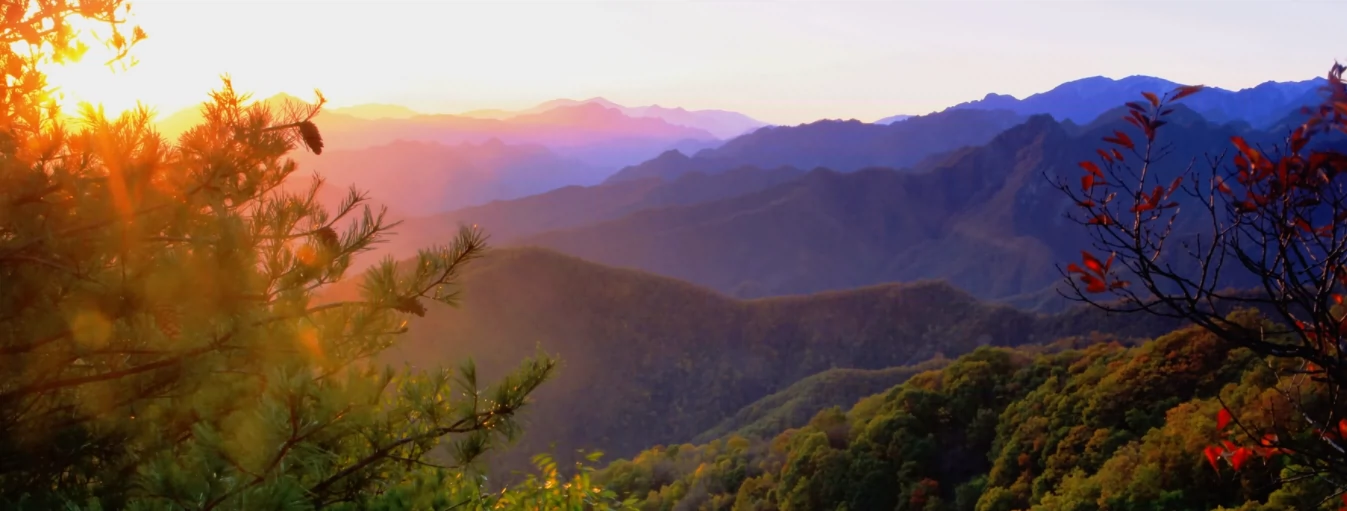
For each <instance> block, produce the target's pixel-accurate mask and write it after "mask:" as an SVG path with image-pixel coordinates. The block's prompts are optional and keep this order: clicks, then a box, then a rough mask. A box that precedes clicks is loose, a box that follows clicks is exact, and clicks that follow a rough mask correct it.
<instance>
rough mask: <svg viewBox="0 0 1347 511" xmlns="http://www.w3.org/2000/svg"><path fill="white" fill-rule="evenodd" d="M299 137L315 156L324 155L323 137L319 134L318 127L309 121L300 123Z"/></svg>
mask: <svg viewBox="0 0 1347 511" xmlns="http://www.w3.org/2000/svg"><path fill="white" fill-rule="evenodd" d="M299 136H300V137H301V138H303V139H304V145H306V146H308V147H309V150H310V151H313V154H323V135H322V134H320V133H318V126H315V125H314V124H313V123H312V122H309V121H304V122H301V123H299Z"/></svg>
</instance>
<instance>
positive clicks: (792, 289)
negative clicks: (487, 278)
mask: <svg viewBox="0 0 1347 511" xmlns="http://www.w3.org/2000/svg"><path fill="white" fill-rule="evenodd" d="M984 114H986V115H984ZM956 118H963V119H979V120H981V119H987V118H992V119H1002V120H1006V119H1009V120H1015V119H1019V118H1018V117H1015V116H1014V115H1013V114H1001V113H995V112H990V113H989V112H986V111H977V110H965V111H951V112H944V113H941V114H933V115H931V116H923V117H920V118H913V119H912V120H909V121H904V122H903V123H900V125H895V126H889V127H885V126H876V125H869V124H861V123H854V124H852V123H834V124H825V125H823V126H828V127H834V128H837V129H838V130H839V131H843V132H847V131H851V130H857V129H868V130H877V129H893V128H897V127H898V126H918V127H919V126H921V124H920V123H921V122H934V120H940V119H944V120H946V121H947V122H948V121H949V120H950V119H956ZM1121 118H1122V111H1121V110H1118V109H1115V110H1113V111H1110V112H1108V113H1106V114H1104V115H1102V116H1101V117H1100V119H1099V120H1098V121H1096V122H1095V123H1091V124H1088V125H1084V126H1081V125H1077V124H1076V123H1074V122H1071V121H1069V120H1068V121H1062V122H1058V121H1056V120H1054V119H1053V118H1052V117H1051V116H1048V115H1035V116H1033V117H1030V118H1028V119H1027V120H1024V122H1022V123H1019V124H1018V125H1014V126H1012V127H1010V129H1007V130H1005V131H1002V132H1000V133H998V134H996V135H993V136H992V138H991V139H990V140H989V141H988V142H987V143H985V144H984V145H981V146H970V147H963V148H960V149H957V150H953V151H948V152H942V153H936V154H927V155H924V156H922V155H914V156H908V158H909V159H917V156H922V157H921V161H919V162H918V163H917V164H915V165H914V168H913V169H908V170H902V169H894V168H885V167H869V168H866V169H864V170H859V171H852V172H839V171H835V170H828V169H815V170H812V171H808V172H805V171H803V170H801V169H800V168H797V167H778V168H774V169H763V168H759V167H754V166H751V165H749V166H740V167H738V168H736V169H734V170H733V171H721V172H711V173H706V172H702V171H690V172H689V173H679V172H666V173H662V174H656V175H654V176H646V177H640V178H636V177H633V178H632V179H628V180H624V179H610V180H609V181H608V182H606V183H604V184H602V185H599V186H593V187H570V188H565V189H561V190H555V191H553V192H549V193H546V194H542V195H538V196H534V197H527V198H523V199H519V200H515V201H499V202H495V203H492V204H489V205H485V206H481V207H478V208H471V209H464V210H459V211H454V212H450V213H446V214H442V215H436V216H431V217H427V218H422V219H414V220H411V221H409V222H408V223H407V224H406V225H405V226H404V227H405V228H406V229H405V230H404V231H403V232H404V233H405V234H407V235H408V236H406V238H407V240H409V241H399V242H397V243H399V245H390V247H389V249H390V250H392V251H393V253H394V255H396V256H399V257H404V256H407V255H409V254H410V253H411V252H410V250H411V247H412V246H413V245H412V244H411V243H413V242H414V241H415V240H423V239H426V238H427V237H428V238H430V239H438V240H443V239H448V237H449V236H451V235H452V233H453V232H454V229H456V227H457V225H459V224H478V225H480V226H483V228H485V229H487V231H488V232H490V233H493V235H494V236H496V238H495V240H496V241H497V242H498V243H502V244H506V245H517V246H529V245H532V246H540V247H547V248H550V249H553V250H558V251H561V252H564V253H567V254H572V255H576V256H579V257H582V258H585V259H587V260H591V261H596V262H601V263H604V264H610V265H615V266H621V267H628V268H637V269H641V270H644V271H649V272H653V273H657V274H661V275H667V276H671V277H675V278H679V279H683V280H687V281H689V282H692V283H696V284H699V285H703V286H707V287H709V288H712V289H715V290H717V291H719V292H722V293H726V294H728V295H731V296H736V297H740V298H755V297H764V296H779V295H790V294H801V293H813V292H819V291H825V290H837V289H848V288H855V287H860V286H867V285H874V284H880V283H885V282H895V281H896V282H909V281H918V280H925V279H944V280H947V281H949V282H951V283H952V284H954V285H955V286H956V287H958V288H960V289H963V290H966V291H968V292H970V293H972V294H973V295H975V296H977V297H979V298H982V299H990V300H1002V301H1007V302H1009V303H1015V304H1018V305H1022V306H1028V307H1033V308H1044V309H1045V310H1053V309H1056V308H1060V307H1061V306H1063V305H1065V302H1064V301H1062V300H1061V299H1059V298H1055V293H1054V291H1053V287H1054V286H1055V285H1057V284H1058V283H1059V282H1060V274H1059V273H1058V270H1057V268H1056V264H1057V263H1060V262H1062V261H1068V260H1073V258H1075V257H1077V256H1078V255H1079V254H1078V251H1079V249H1080V247H1083V246H1087V240H1086V239H1085V238H1084V232H1083V230H1081V229H1074V228H1069V227H1071V225H1070V224H1068V223H1067V221H1066V219H1065V218H1064V216H1063V215H1064V213H1065V212H1066V211H1067V210H1068V208H1069V207H1070V203H1069V202H1068V201H1067V199H1066V197H1065V196H1064V195H1062V194H1061V193H1060V192H1059V191H1057V190H1056V189H1054V188H1052V187H1051V183H1050V182H1049V181H1048V179H1045V177H1044V176H1045V175H1046V176H1048V178H1055V177H1056V176H1064V177H1065V178H1066V179H1074V178H1075V177H1076V175H1077V174H1078V173H1079V172H1080V170H1079V169H1078V167H1077V165H1076V164H1077V162H1079V161H1081V160H1084V159H1088V158H1090V157H1092V156H1093V153H1094V148H1095V147H1097V144H1098V143H1099V142H1098V141H1099V140H1100V139H1101V138H1102V137H1103V136H1105V135H1109V134H1111V133H1112V132H1113V131H1114V130H1116V129H1129V127H1128V125H1126V124H1125V123H1123V122H1121V120H1120V119H1121ZM1169 120H1170V122H1171V125H1170V126H1169V127H1168V128H1167V130H1165V131H1163V132H1162V139H1161V142H1172V143H1173V144H1174V147H1173V152H1172V154H1171V156H1170V157H1169V158H1168V159H1167V160H1165V162H1163V164H1162V165H1159V166H1157V171H1159V172H1161V173H1162V174H1163V173H1168V174H1166V175H1169V174H1175V175H1176V174H1177V173H1179V172H1180V171H1182V169H1183V168H1185V167H1186V166H1187V164H1188V162H1190V161H1193V159H1194V158H1200V157H1202V156H1203V155H1204V154H1208V153H1212V152H1217V151H1221V150H1223V149H1225V147H1226V146H1227V145H1228V143H1229V139H1230V137H1231V136H1233V135H1241V136H1244V137H1245V138H1247V139H1248V140H1250V142H1251V143H1258V142H1270V141H1274V140H1276V139H1277V138H1278V137H1277V136H1276V134H1275V133H1272V132H1269V131H1259V130H1254V129H1252V128H1250V127H1249V126H1248V125H1247V123H1226V124H1218V123H1215V122H1210V121H1208V120H1206V119H1205V118H1204V117H1203V116H1201V115H1200V114H1198V113H1197V112H1194V111H1193V110H1191V109H1188V108H1186V107H1184V106H1178V107H1176V111H1175V112H1174V113H1173V114H1171V115H1170V117H1169ZM791 129H803V128H767V129H763V130H759V131H758V132H757V133H754V134H752V135H749V136H746V137H741V139H743V138H757V137H765V136H767V135H768V134H771V133H772V132H774V131H786V132H787V133H789V131H788V130H791ZM810 129H812V130H818V129H820V127H819V126H813V127H811V128H810ZM947 131H948V132H958V133H963V134H965V135H967V134H968V133H969V132H970V130H965V129H960V128H959V127H958V125H957V124H955V123H951V125H950V127H949V128H947ZM837 138H843V137H841V136H840V135H838V136H837ZM792 140H793V137H792V136H780V137H776V141H777V143H779V144H780V145H775V146H774V145H771V144H770V143H767V142H762V143H755V144H756V147H758V148H759V150H760V151H761V154H773V153H775V152H776V151H775V150H776V149H781V150H782V151H785V150H787V149H786V148H788V147H789V144H790V142H791V141H792ZM735 142H737V141H735ZM731 143H732V144H733V143H734V142H731ZM745 145H753V144H745ZM727 147H728V145H727ZM864 147H877V148H879V149H878V150H877V151H876V153H878V154H876V153H866V152H863V151H859V150H858V151H854V152H850V153H847V156H848V157H850V158H853V159H856V160H862V159H866V158H873V159H878V158H880V157H884V156H886V155H891V154H894V153H893V152H891V148H889V147H885V146H882V145H875V146H864ZM914 147H918V148H919V147H922V146H919V145H918V146H914ZM717 151H719V150H717ZM816 151H817V153H819V154H826V153H827V152H828V149H827V148H826V147H821V148H818V149H816ZM702 154H705V152H704V153H702ZM668 158H669V157H668V156H665V157H664V158H663V159H668ZM701 159H702V158H701V156H699V157H698V158H692V159H689V160H698V161H700V160H701ZM647 168H649V167H647ZM692 168H698V167H695V166H689V167H687V168H686V169H685V170H687V169H692ZM700 168H707V167H700ZM710 168H711V169H712V170H715V169H718V167H710ZM629 170H630V169H629Z"/></svg>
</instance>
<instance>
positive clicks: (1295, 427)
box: [1056, 65, 1347, 491]
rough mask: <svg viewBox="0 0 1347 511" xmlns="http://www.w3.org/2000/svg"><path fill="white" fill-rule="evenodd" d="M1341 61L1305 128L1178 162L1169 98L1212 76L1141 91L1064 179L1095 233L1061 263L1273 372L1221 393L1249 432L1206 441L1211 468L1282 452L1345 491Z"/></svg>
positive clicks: (1307, 474) (1112, 297)
mask: <svg viewBox="0 0 1347 511" xmlns="http://www.w3.org/2000/svg"><path fill="white" fill-rule="evenodd" d="M1343 70H1344V67H1343V66H1340V65H1334V66H1333V68H1332V71H1330V73H1329V74H1328V80H1327V85H1326V86H1325V88H1324V90H1325V91H1326V99H1325V102H1324V104H1323V105H1322V106H1320V107H1318V108H1307V109H1304V110H1303V111H1302V114H1303V115H1304V116H1305V117H1306V121H1305V122H1304V124H1303V125H1301V126H1299V127H1297V128H1296V129H1294V130H1292V131H1291V132H1290V133H1289V135H1288V136H1286V137H1285V138H1284V139H1283V140H1282V141H1280V142H1279V143H1276V144H1269V145H1268V146H1260V145H1258V144H1252V143H1250V142H1248V141H1246V140H1245V139H1243V138H1241V137H1238V136H1236V137H1233V138H1232V139H1231V143H1232V145H1233V147H1234V149H1235V151H1234V154H1233V156H1232V157H1230V158H1228V159H1227V158H1226V156H1225V155H1224V154H1222V155H1216V156H1212V157H1210V158H1209V161H1208V162H1207V163H1208V164H1207V165H1205V166H1199V165H1195V164H1189V165H1188V167H1187V168H1186V170H1183V171H1181V172H1162V171H1161V170H1160V167H1159V166H1158V165H1157V164H1158V163H1159V162H1160V161H1161V160H1163V159H1164V157H1165V156H1166V155H1167V153H1168V151H1169V148H1170V147H1171V146H1170V145H1169V143H1166V142H1165V141H1164V140H1163V139H1162V138H1161V137H1160V136H1159V134H1160V133H1161V132H1162V127H1163V126H1164V125H1165V124H1166V122H1167V121H1166V115H1168V114H1169V113H1171V112H1172V107H1173V104H1174V103H1175V102H1177V101H1179V100H1181V99H1182V98H1184V97H1186V96H1189V95H1191V94H1195V93H1198V92H1199V91H1200V90H1201V86H1185V87H1180V88H1178V89H1176V90H1174V91H1171V92H1169V93H1167V94H1163V95H1158V94H1155V93H1150V92H1147V93H1144V94H1143V97H1144V101H1138V102H1134V103H1129V104H1128V105H1127V107H1128V116H1127V117H1126V120H1127V122H1128V123H1130V124H1131V125H1132V128H1133V129H1131V130H1128V131H1123V130H1119V131H1117V132H1115V133H1114V134H1113V135H1112V136H1110V137H1106V138H1104V141H1105V142H1107V143H1108V144H1109V145H1108V146H1107V147H1105V148H1101V149H1099V150H1098V155H1099V159H1098V160H1097V161H1083V162H1081V163H1080V166H1081V168H1082V169H1084V171H1085V173H1084V174H1083V175H1082V176H1081V177H1080V182H1079V186H1077V185H1076V184H1075V183H1070V182H1066V181H1058V182H1057V183H1056V185H1057V187H1058V188H1059V189H1060V190H1061V191H1062V192H1063V193H1065V194H1066V195H1067V196H1068V197H1070V198H1071V199H1072V200H1073V201H1075V203H1076V204H1077V206H1078V207H1079V209H1078V214H1075V215H1070V216H1071V218H1072V219H1074V220H1076V221H1077V222H1078V223H1080V224H1082V225H1084V226H1086V228H1087V229H1088V231H1089V233H1090V235H1091V238H1092V240H1093V245H1094V251H1093V252H1091V251H1084V252H1083V253H1082V261H1081V263H1080V264H1075V263H1072V264H1070V265H1068V266H1067V267H1066V268H1065V269H1064V270H1063V274H1064V276H1065V277H1066V278H1067V281H1068V282H1070V287H1071V291H1070V292H1068V293H1066V294H1067V295H1068V297H1069V298H1073V299H1076V300H1080V301H1083V302H1086V303H1089V304H1091V305H1094V306H1096V307H1099V308H1103V309H1107V310H1112V311H1121V312H1143V313H1151V314H1159V315H1164V316H1168V317H1174V318H1180V319H1183V320H1187V321H1189V322H1192V323H1193V324H1196V325H1199V326H1201V327H1202V328H1204V329H1206V330H1208V331H1210V332H1212V333H1213V334H1215V335H1216V336H1218V337H1219V338H1221V339H1223V340H1225V341H1227V342H1230V343H1233V344H1234V345H1237V346H1242V347H1245V348H1248V349H1250V350H1252V351H1254V352H1255V353H1257V354H1259V355H1261V356H1263V357H1264V360H1265V361H1266V363H1267V364H1268V366H1269V368H1270V369H1272V371H1271V373H1272V374H1273V375H1274V378H1273V379H1272V380H1271V381H1269V382H1268V383H1267V386H1268V388H1269V389H1270V391H1269V393H1268V394H1266V395H1259V396H1244V397H1242V398H1240V399H1239V400H1238V402H1233V401H1232V402H1227V403H1226V406H1227V407H1228V408H1227V409H1226V410H1223V411H1222V415H1221V417H1220V418H1219V419H1218V422H1219V423H1220V428H1219V429H1225V428H1226V425H1227V423H1230V424H1233V425H1234V426H1235V431H1236V432H1237V433H1238V435H1237V436H1238V437H1240V438H1234V439H1231V438H1227V439H1226V441H1225V443H1224V444H1223V445H1221V446H1214V447H1213V448H1211V449H1209V450H1208V452H1207V455H1208V456H1209V457H1210V460H1211V462H1212V464H1213V466H1215V467H1217V468H1218V469H1219V467H1220V464H1218V463H1217V462H1218V461H1221V460H1224V462H1225V463H1224V464H1228V465H1231V466H1233V467H1234V468H1236V469H1239V468H1240V467H1241V466H1243V465H1244V464H1245V463H1247V462H1249V461H1251V460H1253V459H1258V458H1263V457H1266V456H1271V455H1273V454H1285V455H1287V458H1288V459H1289V461H1290V466H1289V467H1288V468H1287V472H1286V473H1284V476H1285V477H1286V478H1322V479H1324V480H1326V481H1328V482H1330V483H1331V484H1332V485H1333V486H1334V487H1336V488H1338V489H1339V491H1342V490H1344V489H1347V442H1345V441H1344V438H1347V415H1345V413H1347V406H1345V405H1344V403H1343V402H1342V400H1341V399H1340V395H1341V392H1342V390H1343V385H1344V384H1347V365H1345V363H1347V358H1344V357H1345V356H1347V354H1345V353H1344V352H1343V342H1344V339H1345V337H1347V309H1345V308H1344V307H1343V293H1344V287H1347V187H1344V185H1345V184H1347V175H1345V174H1344V171H1345V170H1347V154H1344V153H1343V152H1342V151H1341V150H1340V148H1341V147H1342V145H1341V142H1342V139H1341V137H1340V133H1347V117H1344V115H1347V85H1344V82H1343V80H1342V72H1343ZM1129 131H1130V133H1131V135H1129ZM1134 137H1135V138H1134ZM1163 174H1168V175H1163ZM1096 254H1107V255H1103V256H1100V255H1096ZM1251 288H1252V289H1251ZM1235 308H1252V309H1256V310H1258V311H1260V312H1262V313H1264V314H1265V315H1266V316H1267V317H1268V319H1270V320H1271V321H1270V322H1260V321H1252V322H1251V321H1241V320H1240V318H1239V317H1237V316H1233V315H1230V314H1229V313H1230V312H1231V311H1232V310H1233V309H1235ZM1259 455H1262V456H1259Z"/></svg>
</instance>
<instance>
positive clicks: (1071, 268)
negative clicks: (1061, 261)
mask: <svg viewBox="0 0 1347 511" xmlns="http://www.w3.org/2000/svg"><path fill="white" fill-rule="evenodd" d="M1066 272H1067V273H1080V274H1084V273H1085V270H1083V269H1081V267H1079V266H1076V263H1070V264H1067V265H1066Z"/></svg>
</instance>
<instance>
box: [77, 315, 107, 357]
mask: <svg viewBox="0 0 1347 511" xmlns="http://www.w3.org/2000/svg"><path fill="white" fill-rule="evenodd" d="M70 332H71V334H72V337H74V338H75V342H76V343H78V344H79V345H80V346H82V347H84V348H90V349H92V348H100V347H102V346H104V345H106V344H107V342H108V339H109V338H111V337H112V322H111V321H108V319H107V318H105V317H103V315H102V314H100V313H99V312H98V311H95V310H88V309H84V310H80V311H77V312H75V313H74V314H72V315H71V317H70Z"/></svg>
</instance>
